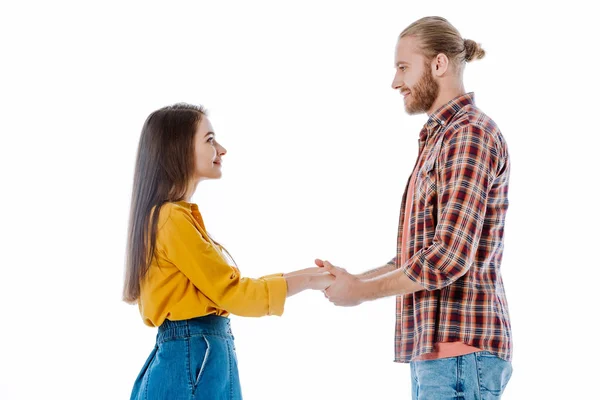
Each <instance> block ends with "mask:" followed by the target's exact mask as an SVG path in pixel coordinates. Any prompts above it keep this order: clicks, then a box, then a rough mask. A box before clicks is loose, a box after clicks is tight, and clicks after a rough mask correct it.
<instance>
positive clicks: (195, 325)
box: [156, 315, 233, 344]
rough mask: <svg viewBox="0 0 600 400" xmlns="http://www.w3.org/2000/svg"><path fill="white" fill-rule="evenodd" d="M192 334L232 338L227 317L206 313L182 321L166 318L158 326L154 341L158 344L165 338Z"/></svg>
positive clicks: (169, 338)
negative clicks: (202, 315)
mask: <svg viewBox="0 0 600 400" xmlns="http://www.w3.org/2000/svg"><path fill="white" fill-rule="evenodd" d="M193 335H217V336H224V337H226V338H230V339H233V335H232V333H231V326H230V323H229V318H227V317H220V316H217V315H206V316H204V317H198V318H192V319H185V320H182V321H169V320H168V319H166V320H165V322H163V323H162V325H161V326H159V327H158V334H157V335H156V342H157V343H158V344H160V343H162V342H165V341H167V340H173V339H180V338H185V337H190V336H193Z"/></svg>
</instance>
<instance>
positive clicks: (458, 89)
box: [427, 83, 465, 116]
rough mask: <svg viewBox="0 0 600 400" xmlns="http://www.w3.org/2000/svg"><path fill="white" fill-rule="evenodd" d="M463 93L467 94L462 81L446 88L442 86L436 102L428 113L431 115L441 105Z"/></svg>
mask: <svg viewBox="0 0 600 400" xmlns="http://www.w3.org/2000/svg"><path fill="white" fill-rule="evenodd" d="M463 94H465V87H464V85H463V84H462V83H461V84H459V85H457V86H453V87H448V88H445V89H442V88H440V94H439V95H438V97H437V99H435V102H434V103H433V105H432V106H431V108H430V109H429V110H428V111H427V115H428V116H430V115H431V114H432V113H434V112H435V111H436V110H438V109H439V108H440V107H441V106H443V105H444V104H446V103H448V102H449V101H450V100H453V99H455V98H457V97H458V96H461V95H463Z"/></svg>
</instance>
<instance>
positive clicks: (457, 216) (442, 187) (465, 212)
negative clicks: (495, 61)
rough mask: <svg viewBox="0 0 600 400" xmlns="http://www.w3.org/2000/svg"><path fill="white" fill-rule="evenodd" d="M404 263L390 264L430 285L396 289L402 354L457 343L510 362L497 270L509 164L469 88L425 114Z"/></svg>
mask: <svg viewBox="0 0 600 400" xmlns="http://www.w3.org/2000/svg"><path fill="white" fill-rule="evenodd" d="M413 173H416V174H417V176H416V180H415V186H414V197H413V209H412V210H413V211H412V214H411V215H410V223H409V228H410V231H409V232H408V237H407V238H408V240H407V246H406V247H407V249H408V250H407V251H408V254H406V260H407V261H406V262H405V263H404V265H399V264H400V252H401V250H402V249H401V247H402V246H401V243H402V234H403V232H402V230H403V222H404V216H405V206H406V191H405V194H404V197H403V199H402V205H401V208H400V223H399V227H398V250H397V255H396V257H394V259H393V260H392V261H390V263H391V264H395V265H396V267H397V268H401V269H402V270H403V271H404V272H405V273H406V275H407V276H408V277H409V278H410V279H412V280H413V281H415V282H418V283H420V284H421V285H422V286H424V287H425V288H426V290H422V291H419V292H416V293H412V294H409V295H405V296H398V298H397V301H396V357H395V361H396V362H409V361H410V360H411V359H413V358H415V357H418V356H420V355H421V354H425V353H430V352H432V351H433V350H434V347H433V345H434V343H438V342H455V341H460V342H463V343H466V344H468V345H471V346H475V347H478V348H480V349H482V350H487V351H489V352H491V353H493V354H495V355H496V356H498V357H500V358H502V359H505V360H507V361H510V360H511V358H512V338H511V328H510V320H509V315H508V307H507V303H506V296H505V294H504V286H503V283H502V277H501V275H500V263H501V261H502V249H503V236H504V219H505V217H506V211H507V208H508V198H507V195H508V181H509V173H510V162H509V156H508V150H507V147H506V143H505V141H504V138H503V137H502V134H501V133H500V130H499V129H498V127H497V126H496V124H495V123H494V121H492V120H491V119H490V118H489V117H488V116H487V115H485V114H484V113H483V112H481V111H480V110H479V109H478V108H477V107H475V102H474V95H473V93H468V94H465V95H462V96H459V97H457V98H455V99H454V100H452V101H450V102H449V103H447V104H446V105H444V106H443V107H441V108H440V109H439V110H438V111H436V112H435V113H434V114H432V115H431V116H430V117H429V120H428V121H427V123H426V124H425V126H424V127H423V129H422V131H421V134H420V137H419V159H418V161H417V165H416V166H415V169H414V171H413Z"/></svg>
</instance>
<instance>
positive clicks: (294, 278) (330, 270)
mask: <svg viewBox="0 0 600 400" xmlns="http://www.w3.org/2000/svg"><path fill="white" fill-rule="evenodd" d="M315 264H316V265H317V267H313V268H306V269H301V270H298V271H294V272H290V273H288V274H284V275H283V277H284V278H286V280H287V283H288V296H292V295H294V294H296V293H299V292H301V291H303V290H306V289H312V290H321V291H323V293H324V294H325V297H327V298H328V299H329V301H330V302H332V303H333V304H335V305H336V306H342V307H352V306H357V305H359V304H361V303H362V302H363V301H365V298H364V297H363V291H364V281H362V280H361V279H359V278H358V277H357V276H355V275H352V274H350V273H348V271H346V270H345V269H343V268H340V267H336V266H334V265H332V264H331V263H330V262H329V261H323V260H320V259H316V260H315Z"/></svg>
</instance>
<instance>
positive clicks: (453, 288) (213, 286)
mask: <svg viewBox="0 0 600 400" xmlns="http://www.w3.org/2000/svg"><path fill="white" fill-rule="evenodd" d="M484 54H485V53H484V51H483V50H482V49H481V47H480V46H479V45H478V44H477V43H475V42H474V41H472V40H469V39H463V38H462V37H461V35H460V34H459V32H458V31H457V30H456V28H455V27H454V26H452V25H451V24H450V23H449V22H448V21H447V20H445V19H443V18H440V17H426V18H422V19H420V20H418V21H416V22H414V23H412V24H411V25H410V26H408V27H407V28H406V29H405V30H404V31H403V32H402V33H401V34H400V36H399V38H398V42H397V45H396V49H395V65H394V66H395V71H396V72H395V76H394V79H393V82H392V88H393V89H394V90H398V91H399V92H400V94H401V95H402V96H403V97H404V106H405V110H406V112H407V113H408V114H411V115H413V114H421V113H426V114H427V115H428V117H429V118H428V120H427V122H426V124H425V125H424V126H423V128H422V130H421V132H420V134H419V154H418V156H417V161H416V163H415V167H414V170H413V172H412V174H411V176H410V178H409V179H408V183H407V186H406V190H405V193H404V196H403V199H402V203H401V207H400V221H399V226H398V246H397V253H396V256H395V257H394V258H393V259H392V260H391V261H390V262H389V263H388V264H386V265H384V266H382V267H379V268H375V269H373V270H371V271H368V272H365V273H363V274H360V275H352V274H350V273H348V272H347V271H346V270H344V269H343V268H340V267H337V266H334V265H332V264H330V263H329V262H327V261H321V260H316V264H317V266H316V267H314V268H307V269H304V270H300V271H295V272H291V273H284V274H281V273H279V274H273V275H268V276H264V277H262V278H258V279H251V278H247V277H243V276H242V275H241V273H240V271H239V270H238V269H237V267H236V266H235V262H233V259H232V257H231V256H230V255H229V253H228V252H227V250H225V249H224V248H223V247H222V246H221V245H220V244H219V243H217V242H216V241H215V240H213V239H212V238H211V236H210V235H209V234H208V231H207V229H206V227H205V225H204V222H203V220H202V215H201V213H200V210H199V209H198V206H197V205H196V204H193V203H191V202H190V199H191V198H192V196H193V194H194V192H195V190H196V187H197V185H198V183H199V182H200V181H202V180H205V179H218V178H220V177H221V164H222V161H223V157H224V156H225V154H226V153H227V152H226V150H225V148H224V147H222V146H221V144H220V143H219V142H217V139H216V137H215V132H214V129H213V127H212V125H211V123H210V120H209V119H208V118H207V115H206V112H205V110H204V109H203V108H202V107H199V106H192V105H188V104H176V105H173V106H169V107H165V108H162V109H160V110H157V111H155V112H153V113H152V114H150V116H149V117H148V118H147V119H146V122H145V124H144V126H143V129H142V133H141V138H140V142H139V148H138V154H137V161H136V166H135V174H134V183H133V196H132V202H131V215H130V223H129V236H128V249H127V265H126V274H125V285H124V300H125V301H127V302H130V303H135V304H137V305H138V306H139V310H140V314H141V316H142V318H143V321H144V323H145V324H146V325H148V326H152V327H158V334H157V339H156V346H155V347H154V349H153V350H152V352H151V354H150V356H149V357H148V359H147V361H146V363H145V364H144V366H143V368H142V370H141V372H140V373H139V376H138V378H137V380H136V381H135V384H134V387H133V391H132V394H131V398H132V399H172V400H174V399H241V398H242V394H241V388H240V383H239V377H238V369H237V358H236V355H235V347H234V344H233V336H232V333H231V329H230V325H229V319H228V316H229V315H230V314H235V315H240V316H253V317H260V316H265V315H282V313H283V309H284V304H285V301H286V299H287V297H290V296H292V295H294V294H296V293H299V292H301V291H303V290H309V289H312V290H322V291H324V293H325V295H326V296H327V298H328V299H329V300H330V301H331V302H333V303H334V304H336V305H339V306H355V305H358V304H360V303H362V302H364V301H368V300H374V299H378V298H382V297H387V296H396V298H397V313H396V315H397V323H396V358H395V359H396V361H397V362H403V363H410V366H411V375H412V376H411V378H412V379H411V382H412V396H413V399H454V398H461V399H499V398H500V396H501V395H502V392H503V391H504V388H505V386H506V384H507V382H508V380H509V379H510V376H511V373H512V367H511V358H512V337H511V327H510V321H509V316H508V308H507V302H506V297H505V294H504V287H503V282H502V278H501V274H500V264H501V260H502V250H503V241H504V238H503V232H504V221H505V216H506V211H507V208H508V199H507V195H508V182H509V173H510V162H509V155H508V150H507V146H506V143H505V140H504V138H503V136H502V134H501V133H500V130H499V129H498V127H497V126H496V124H495V123H494V121H492V120H491V119H490V118H489V117H488V116H487V115H485V114H484V113H483V112H482V111H481V110H479V109H478V108H477V107H476V106H475V102H474V95H473V93H467V92H465V89H464V86H463V78H462V77H463V71H464V68H465V64H466V63H468V62H470V61H472V60H474V59H479V58H482V57H483V56H484Z"/></svg>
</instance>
